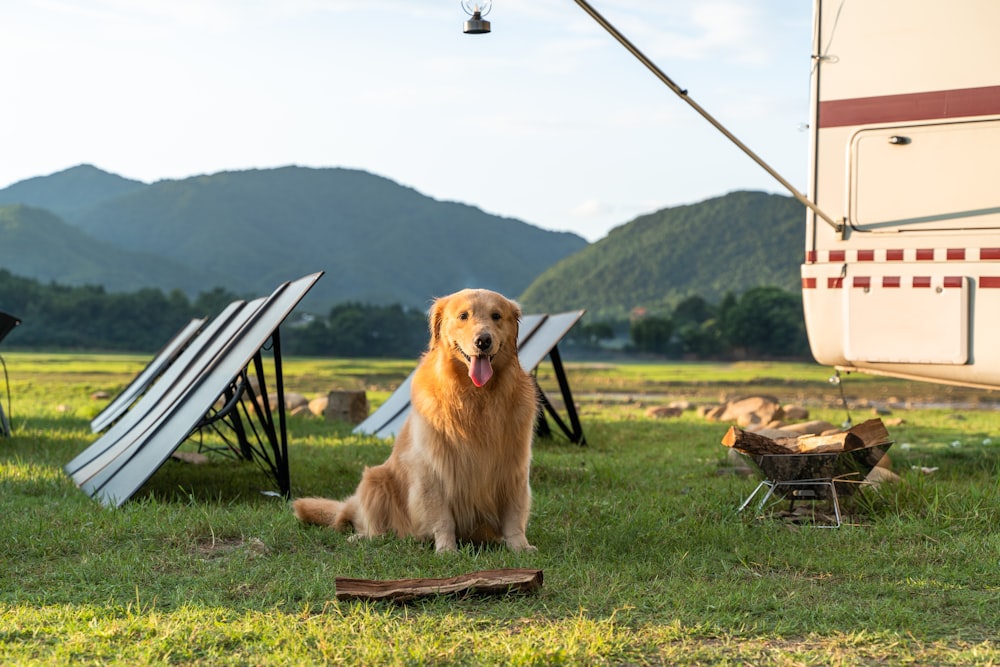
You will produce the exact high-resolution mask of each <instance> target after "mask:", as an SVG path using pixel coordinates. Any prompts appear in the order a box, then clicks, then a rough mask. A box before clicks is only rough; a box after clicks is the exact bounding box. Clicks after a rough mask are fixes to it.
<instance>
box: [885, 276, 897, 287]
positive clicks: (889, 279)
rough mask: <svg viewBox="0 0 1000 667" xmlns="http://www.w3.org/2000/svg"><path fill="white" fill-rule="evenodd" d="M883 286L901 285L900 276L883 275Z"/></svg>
mask: <svg viewBox="0 0 1000 667" xmlns="http://www.w3.org/2000/svg"><path fill="white" fill-rule="evenodd" d="M882 287H899V276H882Z"/></svg>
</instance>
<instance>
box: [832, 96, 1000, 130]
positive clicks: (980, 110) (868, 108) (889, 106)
mask: <svg viewBox="0 0 1000 667" xmlns="http://www.w3.org/2000/svg"><path fill="white" fill-rule="evenodd" d="M998 113H1000V86H985V87H982V88H958V89H955V90H935V91H931V92H926V93H906V94H903V95H878V96H875V97H855V98H851V99H846V100H826V101H824V102H820V104H819V127H820V129H823V128H827V127H845V126H848V125H870V124H872V123H899V122H908V121H916V120H940V119H943V118H962V117H965V116H988V115H992V114H998Z"/></svg>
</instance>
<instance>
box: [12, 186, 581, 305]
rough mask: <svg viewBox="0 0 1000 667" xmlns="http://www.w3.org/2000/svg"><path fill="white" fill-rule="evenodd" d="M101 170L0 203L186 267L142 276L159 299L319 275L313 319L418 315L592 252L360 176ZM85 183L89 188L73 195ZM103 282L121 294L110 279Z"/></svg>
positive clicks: (58, 273)
mask: <svg viewBox="0 0 1000 667" xmlns="http://www.w3.org/2000/svg"><path fill="white" fill-rule="evenodd" d="M94 171H97V172H98V173H97V174H95V173H94ZM100 174H103V172H100V170H95V169H94V168H92V167H86V166H83V167H76V168H74V169H71V170H67V171H66V172H60V173H59V174H53V175H52V176H48V177H43V178H41V179H30V181H24V182H21V183H17V184H15V185H12V186H10V187H9V188H7V189H5V190H0V202H3V201H12V200H17V199H18V198H19V197H20V198H25V199H26V198H28V197H27V195H30V196H31V197H30V198H31V201H32V203H33V204H34V205H36V206H42V207H45V208H48V209H50V210H60V211H62V214H63V216H64V220H65V221H66V222H67V223H69V224H70V225H72V226H73V227H75V228H76V229H77V230H78V231H80V232H82V233H85V234H86V235H87V236H89V237H91V239H95V240H97V241H99V242H101V243H103V244H106V245H111V246H114V247H115V248H118V249H120V250H122V251H125V252H126V253H145V254H147V255H152V256H155V257H159V258H162V259H163V260H166V261H168V262H170V263H172V264H173V265H176V266H180V267H185V268H182V269H181V270H180V272H179V273H177V274H175V275H174V276H172V277H170V276H168V277H162V276H160V275H157V276H156V277H155V278H153V277H151V280H153V281H155V283H156V284H157V285H159V286H160V287H161V288H163V289H166V290H169V289H173V288H176V287H178V286H179V285H181V284H182V282H183V283H184V284H187V283H190V280H184V277H185V276H184V274H185V273H187V274H190V275H194V276H198V277H205V276H208V277H207V278H206V280H208V282H205V283H202V284H201V285H199V287H198V290H197V291H202V290H208V289H210V288H212V287H216V286H221V287H225V288H227V289H229V290H231V291H233V292H235V293H237V294H262V293H267V292H269V291H270V290H271V289H273V288H274V286H275V285H276V284H278V283H279V282H282V281H284V280H289V279H292V278H297V277H299V276H302V275H304V274H307V273H311V272H314V271H319V270H323V271H326V276H325V277H324V278H323V280H321V281H320V282H319V283H317V285H316V287H314V288H313V290H312V292H311V293H310V295H309V297H308V298H309V304H310V307H311V308H312V309H314V310H321V309H325V308H329V307H330V306H331V305H333V304H336V303H341V302H344V301H361V302H367V303H373V304H389V303H401V304H404V305H408V306H416V307H426V305H427V304H428V302H429V300H430V299H431V298H432V297H435V296H439V295H441V294H446V293H448V292H451V291H454V290H456V289H459V288H462V287H467V286H478V287H487V288H491V289H496V290H499V291H501V292H504V293H506V294H519V293H521V292H522V291H523V290H524V289H525V288H526V287H527V286H528V285H529V284H530V283H531V281H532V280H534V278H535V277H536V276H537V275H538V274H540V273H541V272H542V271H544V270H545V269H546V268H548V267H549V266H551V265H552V264H553V263H555V262H557V261H559V260H560V259H563V258H564V257H567V256H569V255H571V254H573V253H574V252H576V251H578V250H580V249H581V248H583V247H585V246H586V245H587V242H586V241H585V240H584V239H583V238H581V237H579V236H577V235H575V234H569V233H559V232H551V231H545V230H542V229H539V228H537V227H533V226H531V225H528V224H526V223H524V222H520V221H518V220H513V219H509V218H502V217H498V216H494V215H489V214H487V213H485V212H483V211H481V210H479V209H477V208H475V207H472V206H467V205H464V204H458V203H454V202H442V201H437V200H434V199H431V198H429V197H426V196H424V195H422V194H420V193H418V192H417V191H415V190H413V189H411V188H407V187H403V186H401V185H399V184H397V183H394V182H393V181H390V180H388V179H386V178H382V177H379V176H374V175H372V174H369V173H366V172H363V171H356V170H348V169H308V168H302V167H284V168H280V169H268V170H250V171H238V172H223V173H218V174H213V175H209V176H197V177H192V178H187V179H183V180H169V181H160V182H157V183H153V184H151V185H142V184H138V185H136V182H134V181H127V180H126V179H121V178H120V177H117V176H112V175H110V174H104V175H103V176H101V175H100ZM84 181H87V182H90V183H91V184H92V185H93V189H92V190H89V191H88V190H87V188H86V187H83V186H81V187H79V188H77V187H75V185H74V184H79V183H82V182H84ZM28 185H30V188H28V187H27V186H28ZM70 185H73V187H70ZM88 192H89V194H88ZM5 244H6V240H5V238H4V236H3V235H2V233H0V268H8V269H9V270H11V271H12V272H13V273H19V274H23V275H26V276H31V277H38V278H40V279H44V280H52V281H56V282H69V281H70V276H71V275H78V274H79V272H80V270H79V269H78V268H77V267H74V266H73V260H72V258H67V263H55V262H51V261H50V260H49V259H48V255H47V252H48V250H47V248H45V243H44V240H43V239H39V243H38V245H37V247H36V248H35V249H34V250H26V252H25V257H24V258H23V260H22V261H21V265H22V267H23V270H22V271H21V272H18V271H14V269H13V268H12V267H10V266H8V262H9V261H10V259H9V258H8V257H7V251H6V249H5ZM119 261H121V260H120V259H119V257H118V256H116V255H114V254H113V253H109V254H108V261H107V264H108V269H109V270H111V269H119V268H121V267H118V266H117V264H118V262H119ZM25 264H29V266H27V267H25V266H24V265H25ZM98 282H99V284H104V285H107V286H108V287H109V288H112V287H113V288H115V289H118V288H119V285H118V283H117V282H114V281H112V280H111V279H110V277H108V278H107V279H101V280H99V281H98ZM113 283H114V284H113ZM185 291H189V292H190V290H189V289H187V288H185Z"/></svg>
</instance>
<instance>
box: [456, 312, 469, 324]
mask: <svg viewBox="0 0 1000 667" xmlns="http://www.w3.org/2000/svg"><path fill="white" fill-rule="evenodd" d="M458 319H460V320H462V321H463V322H464V321H465V320H467V319H469V314H468V313H462V314H461V315H459V316H458Z"/></svg>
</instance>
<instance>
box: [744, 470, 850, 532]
mask: <svg viewBox="0 0 1000 667" xmlns="http://www.w3.org/2000/svg"><path fill="white" fill-rule="evenodd" d="M817 486H819V487H821V488H823V489H824V490H826V489H829V491H828V497H829V499H830V504H831V505H832V506H833V515H834V517H835V519H836V523H832V524H817V523H813V524H811V525H812V526H814V527H816V528H840V525H841V519H840V499H839V498H837V486H836V485H835V484H834V483H833V480H832V479H799V480H793V481H788V482H772V481H771V480H769V479H765V480H764V481H763V482H761V483H760V484H758V485H757V488H756V489H754V490H753V493H751V494H750V496H749V497H748V498H747V499H746V500H744V501H743V504H742V505H740V509H739V510H738V511H739V512H742V511H743V510H745V509H746V508H747V505H749V504H750V502H751V501H752V500H753V499H754V497H756V496H757V494H758V493H759V492H760V490H761V489H763V488H765V487H767V493H765V494H764V497H763V498H761V500H760V502H759V503H757V513H758V514H759V513H760V511H761V510H763V509H764V506H765V505H766V504H767V501H768V500H770V499H771V496H773V495H774V492H775V491H777V490H778V489H780V488H781V487H789V488H788V491H787V494H788V495H789V496H791V497H790V499H789V507H791V505H792V504H794V503H795V501H796V500H799V499H801V500H818V499H820V498H822V497H823V496H822V494H817V493H816V489H815V487H817ZM797 487H801V488H797ZM779 493H780V492H779Z"/></svg>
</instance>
